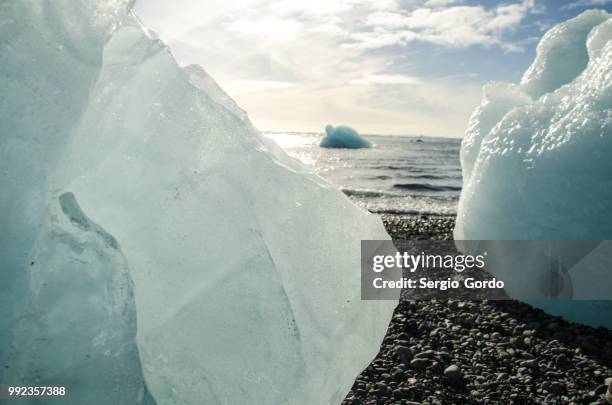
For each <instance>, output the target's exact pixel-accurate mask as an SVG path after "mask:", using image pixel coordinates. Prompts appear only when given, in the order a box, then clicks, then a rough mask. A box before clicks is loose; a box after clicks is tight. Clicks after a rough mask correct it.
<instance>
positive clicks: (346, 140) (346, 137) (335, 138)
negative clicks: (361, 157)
mask: <svg viewBox="0 0 612 405" xmlns="http://www.w3.org/2000/svg"><path fill="white" fill-rule="evenodd" d="M319 146H321V147H323V148H348V149H359V148H370V147H372V144H371V143H370V142H368V141H367V140H366V139H364V138H363V137H362V136H361V135H359V133H358V132H357V131H355V130H354V129H353V128H351V127H346V126H339V127H333V126H331V125H327V126H326V127H325V136H324V137H323V139H321V143H320V144H319Z"/></svg>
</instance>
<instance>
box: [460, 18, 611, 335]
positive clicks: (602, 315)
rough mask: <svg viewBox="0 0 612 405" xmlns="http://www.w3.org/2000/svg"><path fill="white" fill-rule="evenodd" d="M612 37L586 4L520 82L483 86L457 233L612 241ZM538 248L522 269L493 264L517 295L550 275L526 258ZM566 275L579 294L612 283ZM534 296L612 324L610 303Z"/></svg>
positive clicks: (549, 307)
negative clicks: (548, 298)
mask: <svg viewBox="0 0 612 405" xmlns="http://www.w3.org/2000/svg"><path fill="white" fill-rule="evenodd" d="M611 39H612V19H611V17H610V14H608V13H606V12H605V11H601V10H590V11H586V12H584V13H582V14H581V15H579V16H578V17H576V18H573V19H571V20H568V21H566V22H564V23H562V24H559V25H557V26H555V27H553V28H552V29H551V30H549V31H548V32H547V33H546V34H545V35H544V37H543V39H542V40H541V42H540V44H539V45H538V48H537V56H536V58H535V61H534V62H533V64H532V65H531V67H530V68H529V69H528V70H527V72H526V73H525V75H524V76H523V79H522V81H521V83H520V84H518V85H517V84H511V83H489V84H488V85H487V86H486V87H485V89H484V99H483V102H482V105H481V106H480V107H478V108H477V109H476V111H475V112H474V113H473V115H472V117H471V119H470V123H469V127H468V129H467V132H466V135H465V138H464V140H463V143H462V148H461V165H462V168H463V178H464V187H463V192H462V194H461V199H460V202H459V209H458V216H457V225H456V228H455V239H456V240H514V239H516V240H606V239H612V159H610V156H611V155H612V75H611V73H610V72H611V71H612V69H611V68H612V41H611ZM538 254H541V252H537V251H535V249H534V251H532V252H523V254H522V259H521V262H522V263H523V265H522V266H513V265H511V263H513V261H512V260H508V261H506V265H503V264H502V265H500V266H498V267H496V268H495V269H494V270H493V272H494V273H496V275H500V276H505V279H506V280H507V281H508V282H507V283H506V289H507V291H508V293H509V294H510V295H512V296H513V297H515V298H520V297H521V296H522V294H524V293H525V292H526V291H527V290H528V289H532V288H535V286H536V281H537V280H538V279H539V278H540V277H541V276H542V272H543V271H544V270H543V269H542V268H541V267H542V266H528V265H527V263H529V262H530V261H531V262H533V261H532V259H534V257H535V256H536V255H538ZM594 254H605V251H604V252H600V253H598V251H595V252H594ZM568 275H569V277H568V282H571V283H572V297H574V298H576V297H584V299H588V297H589V293H590V291H593V289H596V288H601V286H608V287H610V286H612V270H610V269H607V270H606V272H604V273H602V272H599V273H596V274H595V273H592V272H591V273H589V272H588V271H585V270H579V269H578V268H577V267H576V268H572V269H570V271H569V273H568ZM519 280H522V281H521V282H519ZM608 292H609V294H610V297H609V298H610V299H612V288H609V289H608ZM530 303H532V304H534V305H535V306H538V307H540V308H542V309H544V310H546V311H547V312H549V313H551V314H554V315H560V316H562V317H564V318H566V319H568V320H571V321H575V322H580V323H584V324H588V325H593V326H606V327H608V328H612V301H567V300H566V301H554V300H550V301H538V302H534V301H530Z"/></svg>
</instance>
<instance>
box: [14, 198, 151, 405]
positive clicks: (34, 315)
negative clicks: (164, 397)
mask: <svg viewBox="0 0 612 405" xmlns="http://www.w3.org/2000/svg"><path fill="white" fill-rule="evenodd" d="M31 260H32V261H31V263H30V266H28V269H27V295H26V297H25V306H24V307H23V308H22V309H21V310H20V311H19V317H18V319H17V321H16V326H15V328H14V329H13V331H12V332H13V333H12V338H13V343H12V345H11V346H10V347H11V351H10V353H9V356H8V358H9V360H8V363H7V367H6V369H7V373H6V377H5V380H3V382H5V383H11V384H24V385H43V386H46V385H59V386H64V387H65V388H66V389H67V390H68V395H67V398H68V399H67V402H69V403H74V404H84V403H98V402H99V401H100V399H102V398H103V399H104V401H106V403H113V404H126V405H127V404H150V403H153V402H154V401H153V400H152V398H151V397H150V395H149V394H148V391H147V389H146V385H145V383H144V378H143V375H142V370H141V366H140V359H139V355H138V349H137V347H136V308H135V305H134V296H133V283H132V280H131V278H130V274H129V271H128V266H127V263H126V261H125V258H124V257H123V254H122V253H121V250H120V248H119V245H118V244H117V241H116V240H115V238H113V237H112V236H111V235H109V234H108V233H106V232H105V231H104V230H103V229H102V228H100V227H99V226H98V225H96V224H95V223H94V222H92V221H91V220H90V219H89V218H87V216H86V215H85V214H84V213H83V212H82V211H81V209H80V207H79V205H78V204H77V202H76V200H75V198H74V196H73V195H72V194H71V193H65V194H62V195H61V196H60V197H59V199H58V200H55V201H53V203H52V204H51V206H50V211H49V213H48V215H47V217H46V220H45V221H44V225H43V227H42V228H41V230H40V233H39V235H38V237H37V239H36V242H35V245H34V250H33V253H32V259H31Z"/></svg>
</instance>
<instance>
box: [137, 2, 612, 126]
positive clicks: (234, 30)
mask: <svg viewBox="0 0 612 405" xmlns="http://www.w3.org/2000/svg"><path fill="white" fill-rule="evenodd" d="M593 7H598V8H604V9H607V10H608V11H612V0H571V1H566V2H563V1H559V0H502V1H495V0H487V1H470V0H180V1H173V0H138V1H137V4H136V12H137V14H138V15H139V17H140V18H141V20H142V21H143V23H144V24H145V25H147V26H148V27H150V28H152V29H153V30H154V31H156V32H157V33H158V35H159V36H160V37H161V38H162V39H163V40H164V41H165V42H166V43H167V44H168V45H169V46H170V49H171V50H172V52H173V54H174V55H175V57H176V58H177V60H178V61H179V63H180V64H181V65H187V64H191V63H197V64H200V65H202V66H203V67H204V68H205V69H206V70H207V71H208V72H209V73H210V74H211V75H212V76H213V77H214V78H215V79H216V80H217V81H218V82H219V83H220V84H221V86H222V87H223V88H224V89H225V90H226V91H227V92H228V93H229V94H230V95H231V96H232V97H233V98H234V99H236V101H237V102H238V103H239V104H240V106H241V107H242V108H244V109H245V110H246V111H247V112H248V114H249V116H250V117H251V119H252V121H253V122H254V123H255V125H256V126H257V127H258V128H259V129H261V130H262V131H314V132H320V131H322V128H323V127H324V126H325V125H326V124H328V123H330V124H335V125H339V124H345V125H351V126H353V127H355V128H356V129H358V130H359V131H360V132H363V133H371V134H374V133H375V134H425V135H432V136H454V137H458V136H461V135H462V133H463V131H464V129H465V127H466V123H467V119H468V118H469V115H470V113H471V111H472V110H473V109H474V107H475V106H476V105H478V104H479V101H480V95H481V87H482V85H483V84H484V83H486V82H487V81H489V80H509V81H519V80H520V77H521V75H522V73H523V72H524V71H525V69H526V68H527V66H529V64H530V62H531V61H532V60H533V57H534V54H535V47H536V45H537V42H538V40H539V38H540V37H541V36H542V34H543V33H544V31H545V30H546V29H547V28H549V27H550V26H551V25H554V24H555V23H557V22H560V21H563V20H566V19H568V18H571V17H573V16H575V15H577V14H579V13H580V12H582V11H584V10H585V9H587V8H593Z"/></svg>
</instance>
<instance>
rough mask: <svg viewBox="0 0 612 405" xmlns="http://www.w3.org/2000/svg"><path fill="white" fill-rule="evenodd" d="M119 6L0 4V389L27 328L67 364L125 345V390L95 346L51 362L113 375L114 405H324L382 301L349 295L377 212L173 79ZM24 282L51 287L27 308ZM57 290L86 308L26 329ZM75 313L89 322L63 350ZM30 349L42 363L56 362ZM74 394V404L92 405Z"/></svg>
mask: <svg viewBox="0 0 612 405" xmlns="http://www.w3.org/2000/svg"><path fill="white" fill-rule="evenodd" d="M130 5H131V1H127V0H125V1H122V0H112V1H111V0H109V1H93V0H84V1H80V2H77V3H75V2H71V1H57V2H46V3H41V2H39V1H35V0H31V1H28V0H24V1H19V2H5V3H3V4H2V5H1V6H0V13H1V15H3V16H6V19H5V20H6V23H5V24H0V34H2V37H3V38H4V40H5V42H6V43H7V46H4V47H2V48H1V49H0V52H1V53H2V60H3V64H2V66H0V89H1V90H2V93H3V94H5V95H7V97H8V98H7V99H10V100H11V103H0V117H1V118H2V119H0V130H1V132H2V133H3V134H5V135H3V137H2V138H1V139H0V142H1V143H0V153H1V155H0V158H1V159H0V162H2V163H1V165H2V170H0V187H2V190H3V193H1V195H0V209H1V210H2V212H3V213H4V214H3V216H2V217H1V222H0V225H2V228H3V233H2V236H1V237H2V240H1V242H2V245H3V246H4V247H6V249H3V251H2V252H1V253H0V254H1V256H0V260H1V262H0V265H1V266H2V274H1V275H0V277H2V279H1V280H0V281H2V283H0V288H2V294H0V300H2V301H1V302H0V304H2V305H0V311H1V315H2V316H1V317H0V351H1V352H0V360H1V361H2V365H3V367H1V368H0V380H1V381H2V382H5V383H8V382H18V381H19V382H24V383H26V382H30V381H36V378H37V373H36V372H35V371H33V370H32V368H31V367H30V366H31V362H30V360H31V357H29V355H28V354H27V353H24V350H26V349H25V348H24V346H23V345H20V344H19V340H20V339H22V337H23V336H25V335H26V334H27V333H28V332H30V333H31V335H32V336H31V337H30V339H34V338H35V337H45V338H46V339H50V340H51V341H50V342H49V343H47V344H48V345H49V346H48V347H58V345H59V344H60V342H62V341H63V340H65V341H70V342H74V343H73V344H74V353H79V354H80V353H85V352H86V351H87V350H88V349H87V348H89V347H92V345H94V346H95V347H97V346H96V345H97V344H99V343H100V342H101V343H102V346H101V347H100V348H107V349H109V351H108V353H111V354H113V353H114V354H116V353H117V352H116V350H115V348H116V347H117V346H116V345H117V344H118V342H119V340H121V339H124V342H123V344H124V346H125V349H124V350H125V352H123V353H122V355H123V357H121V358H120V360H119V361H120V363H119V364H122V365H123V366H124V371H125V372H128V371H129V372H130V374H131V376H132V378H119V377H120V374H117V370H116V368H115V367H116V364H111V362H103V361H102V360H101V359H100V361H97V360H98V357H97V356H98V352H93V353H92V355H93V356H94V358H95V359H96V360H95V361H94V360H92V361H87V360H82V359H80V358H79V359H78V361H75V362H70V361H68V360H66V361H65V362H64V363H62V364H63V365H62V369H61V376H62V377H66V376H69V375H70V374H71V373H73V374H74V375H75V376H77V377H78V376H87V375H91V374H90V373H96V374H97V375H99V376H100V378H101V380H103V381H110V380H111V379H114V381H115V382H116V386H115V390H116V392H117V396H118V398H119V397H121V398H124V401H126V402H130V401H132V399H133V398H134V395H137V397H136V398H137V400H136V401H135V402H136V403H137V402H138V401H140V400H142V402H143V403H148V402H149V401H153V400H155V401H157V402H158V403H184V404H201V403H206V404H226V403H231V404H234V403H291V404H313V403H340V402H341V400H342V399H343V398H344V396H345V395H346V393H347V392H348V390H349V389H350V387H351V385H352V383H353V381H354V379H355V377H356V376H357V375H358V374H359V373H360V372H361V370H363V369H364V368H365V367H366V366H367V364H368V363H369V362H370V360H371V359H372V358H373V357H374V356H375V355H376V353H377V352H378V349H379V346H380V342H381V341H382V338H383V336H384V334H385V332H386V328H387V325H388V322H389V320H390V317H391V314H392V311H393V309H394V307H395V305H396V302H394V301H362V300H361V299H360V292H361V290H360V264H361V263H360V261H361V259H360V254H359V253H360V241H361V240H362V239H388V235H387V234H386V232H385V230H384V227H383V225H382V223H381V220H380V218H378V217H376V216H374V215H371V214H368V213H367V212H365V211H363V210H362V209H360V208H358V207H356V206H355V205H354V204H353V203H352V202H351V201H350V200H349V199H348V198H347V197H346V196H344V195H343V194H342V193H341V192H340V191H339V190H338V189H337V188H336V187H335V186H333V185H331V184H330V183H329V182H327V181H325V180H323V179H322V178H320V177H318V176H316V175H314V174H313V173H311V172H310V171H309V170H308V169H307V168H305V167H304V166H302V165H301V164H300V163H299V162H298V161H296V160H294V159H292V158H290V157H288V156H287V155H286V154H285V153H284V152H283V151H281V150H280V148H278V147H277V146H276V145H275V144H274V143H273V142H272V141H269V140H267V139H265V138H264V137H263V136H262V135H261V134H260V133H259V132H258V131H256V130H255V129H254V128H253V126H252V125H251V124H250V122H248V120H247V119H246V115H244V114H243V112H242V111H241V110H240V109H239V108H238V107H237V106H236V105H235V103H234V102H233V101H232V100H231V99H230V98H229V97H227V95H225V93H223V91H222V90H221V89H220V88H219V87H218V86H216V84H214V81H212V79H209V77H208V76H207V75H206V74H205V72H204V71H203V70H201V69H199V68H195V67H188V68H185V69H183V68H181V67H179V66H178V65H177V63H176V62H175V60H174V59H173V57H172V55H171V54H170V52H169V50H168V49H167V48H166V47H165V45H164V44H163V43H162V42H161V41H159V40H157V39H155V38H154V37H153V35H152V34H150V33H148V32H147V31H146V30H145V29H143V27H141V26H140V24H139V22H138V21H137V19H136V18H135V17H134V16H133V15H132V14H131V12H130V10H129V7H130ZM50 16H52V18H51V17H50ZM32 61H38V62H39V63H32ZM24 156H27V157H28V159H24ZM58 196H63V197H58ZM58 198H59V201H60V205H61V204H62V202H61V201H62V200H63V203H64V205H65V207H69V209H68V212H69V213H71V214H66V211H65V210H60V209H59V208H58ZM77 200H78V204H76V201H77ZM77 207H79V208H78V209H77ZM49 212H50V213H51V214H49ZM83 212H85V213H87V217H86V216H85V215H84V214H83ZM339 212H341V213H342V215H339V214H338V213H339ZM67 215H68V216H67ZM88 217H89V218H93V219H95V222H96V224H98V225H95V226H94V224H93V223H92V222H91V221H90V220H89V219H87V218H88ZM56 221H60V223H58V222H56ZM79 224H81V225H79ZM83 224H85V225H83ZM102 229H103V231H102ZM110 235H112V237H111V236H110ZM113 241H116V242H113ZM118 246H121V250H120V251H119V250H118ZM41 252H42V253H41ZM79 252H80V253H79ZM43 253H44V254H43ZM79 254H82V255H85V256H84V257H83V258H82V259H83V260H80V256H79ZM32 261H34V262H35V263H36V266H35V267H36V269H37V270H36V273H35V274H33V275H32V279H28V278H27V277H26V274H28V271H29V268H30V263H31V262H32ZM64 263H65V265H64ZM77 269H81V270H82V271H84V272H88V273H87V274H82V275H79V274H76V273H75V272H76V270H77ZM51 270H53V271H51ZM128 272H129V273H128ZM72 276H74V277H72ZM128 276H129V278H128ZM88 277H89V278H88ZM130 278H131V279H132V280H133V299H132V297H131V293H130V292H129V289H130V288H131V282H130V281H129V279H130ZM37 280H49V281H52V282H53V283H54V287H53V289H52V290H47V291H44V294H43V295H42V296H39V295H37V294H38V292H37V291H35V290H34V285H35V284H36V285H38V284H37V283H39V282H40V281H37ZM71 280H72V281H71ZM95 280H99V282H100V283H106V284H105V286H106V287H109V288H111V290H112V291H115V290H116V289H117V288H119V289H121V288H124V290H122V291H123V293H124V294H125V295H121V299H120V300H118V301H117V300H116V299H115V298H116V296H115V295H114V293H111V290H109V291H107V292H106V293H104V291H102V290H101V289H99V287H100V286H98V285H96V284H95V282H94V281H95ZM45 282H46V281H45ZM71 282H74V283H82V284H83V285H87V287H88V291H92V294H90V296H91V298H92V299H95V302H94V303H95V304H97V306H96V308H92V306H91V305H88V304H87V305H74V306H73V308H72V309H73V311H74V312H75V313H74V314H73V317H71V318H70V319H66V318H63V317H61V316H60V317H57V318H54V321H55V323H51V322H47V321H45V322H42V323H39V324H34V323H32V322H29V320H30V319H32V318H30V317H27V316H26V317H24V316H23V314H27V313H30V312H32V311H34V312H36V313H39V315H40V319H43V318H44V317H45V314H44V311H42V309H43V303H44V302H50V301H54V302H55V301H57V305H58V306H56V307H55V306H54V307H53V308H58V311H59V312H57V314H62V313H65V311H66V308H65V307H64V306H62V305H60V302H59V301H61V300H62V298H63V297H64V296H66V297H68V298H70V297H75V299H78V300H86V299H87V297H85V296H84V295H82V294H80V293H75V294H76V295H69V293H70V292H71V291H70V287H71V285H73V284H70V283H71ZM109 283H110V284H109ZM62 286H63V287H62ZM100 288H101V287H100ZM64 291H65V292H66V293H64ZM105 294H106V295H105ZM113 300H114V301H113ZM118 309H121V311H123V312H121V313H120V314H119V313H115V312H113V311H115V310H118ZM134 311H135V312H134ZM134 313H135V315H136V320H134V319H133V315H134ZM53 314H55V312H53V311H52V312H51V313H49V314H47V315H48V316H53ZM85 314H90V315H91V316H92V317H94V318H95V319H92V320H91V323H86V324H85V326H84V328H85V330H83V331H82V333H79V334H78V335H75V336H68V335H67V334H70V333H71V332H72V331H71V328H70V326H71V323H70V322H71V319H81V318H83V317H84V316H86V315H85ZM34 319H35V318H34ZM95 321H97V322H95ZM136 321H137V322H136ZM136 324H137V326H138V327H137V331H136V346H134V328H135V325H136ZM111 327H112V328H113V329H115V330H113V331H112V332H113V335H112V336H113V337H112V339H111V338H110V337H107V336H105V335H104V334H103V333H102V330H103V329H104V330H105V329H107V328H111ZM110 332H111V331H109V333H110ZM94 335H95V336H94ZM27 341H28V340H26V342H27ZM9 347H13V348H15V350H12V351H9V350H8V348H9ZM41 347H42V346H41ZM135 347H136V348H137V351H138V356H136V353H135V351H134V348H135ZM105 353H107V351H106V350H105ZM36 355H37V356H39V357H38V359H37V361H39V362H40V364H51V363H52V362H54V361H55V360H58V359H57V358H56V357H57V356H62V352H55V351H53V352H49V351H44V350H38V351H37V352H36ZM10 364H21V366H19V367H17V366H16V367H15V368H11V367H9V368H6V367H4V365H10ZM46 375H48V374H45V376H46ZM140 376H144V380H145V381H146V385H145V384H143V383H141V382H140ZM75 378H76V377H75ZM82 378H83V381H86V378H85V377H82ZM45 381H49V380H48V379H46V378H45ZM75 381H76V380H75ZM61 382H63V381H57V383H61ZM84 384H85V383H84ZM76 385H78V384H77V383H76V382H75V386H74V387H72V388H71V390H72V391H71V394H70V395H71V400H72V401H74V402H75V403H77V402H78V403H85V402H87V403H95V401H93V400H90V397H89V396H88V394H87V389H86V388H84V387H85V386H86V385H81V386H80V387H79V386H76ZM119 392H121V393H124V394H121V393H119ZM147 392H150V394H151V396H149V395H148V394H147ZM123 395H125V396H123ZM98 398H99V403H108V400H107V398H108V396H103V395H100V396H99V397H98ZM113 401H114V400H113ZM117 402H118V403H120V401H119V400H118V401H117Z"/></svg>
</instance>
